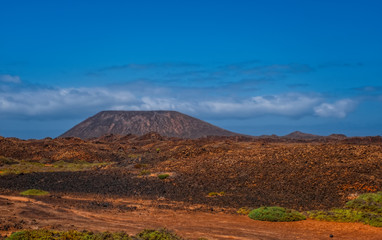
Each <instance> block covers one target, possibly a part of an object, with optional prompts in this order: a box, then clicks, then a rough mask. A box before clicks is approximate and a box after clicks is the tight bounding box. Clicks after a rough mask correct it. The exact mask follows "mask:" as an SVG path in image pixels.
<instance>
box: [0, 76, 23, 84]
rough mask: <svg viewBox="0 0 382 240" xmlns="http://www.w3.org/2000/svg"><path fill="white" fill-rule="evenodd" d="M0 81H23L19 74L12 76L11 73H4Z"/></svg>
mask: <svg viewBox="0 0 382 240" xmlns="http://www.w3.org/2000/svg"><path fill="white" fill-rule="evenodd" d="M0 82H5V83H21V80H20V77H19V76H12V75H9V74H3V75H0Z"/></svg>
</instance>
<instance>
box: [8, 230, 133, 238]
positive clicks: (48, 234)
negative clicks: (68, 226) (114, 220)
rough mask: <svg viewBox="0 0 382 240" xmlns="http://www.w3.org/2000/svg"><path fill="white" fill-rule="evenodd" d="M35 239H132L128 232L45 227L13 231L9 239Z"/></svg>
mask: <svg viewBox="0 0 382 240" xmlns="http://www.w3.org/2000/svg"><path fill="white" fill-rule="evenodd" d="M32 239H33V240H34V239H55V240H66V239H76V240H112V239H114V240H132V238H131V237H129V235H127V234H126V233H123V232H122V233H110V232H103V233H93V232H87V231H83V232H79V231H75V230H70V231H62V232H59V231H51V230H45V229H39V230H25V231H20V232H15V233H13V234H12V235H11V236H10V237H8V238H7V240H32Z"/></svg>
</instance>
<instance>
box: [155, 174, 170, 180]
mask: <svg viewBox="0 0 382 240" xmlns="http://www.w3.org/2000/svg"><path fill="white" fill-rule="evenodd" d="M169 176H170V174H167V173H163V174H158V178H159V179H166V178H168V177H169Z"/></svg>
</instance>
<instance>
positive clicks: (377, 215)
mask: <svg viewBox="0 0 382 240" xmlns="http://www.w3.org/2000/svg"><path fill="white" fill-rule="evenodd" d="M308 215H309V217H310V218H313V219H317V220H325V221H335V222H362V223H365V224H369V225H371V226H374V227H382V192H378V193H365V194H362V195H360V196H359V197H357V198H356V199H354V200H351V201H349V202H347V203H346V204H345V206H344V208H342V209H341V208H335V209H331V210H322V211H309V212H308Z"/></svg>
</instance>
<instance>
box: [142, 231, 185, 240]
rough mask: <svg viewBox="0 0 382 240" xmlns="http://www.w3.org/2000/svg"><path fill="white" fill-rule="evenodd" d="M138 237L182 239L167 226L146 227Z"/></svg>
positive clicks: (147, 238) (162, 239) (163, 239)
mask: <svg viewBox="0 0 382 240" xmlns="http://www.w3.org/2000/svg"><path fill="white" fill-rule="evenodd" d="M137 237H138V239H142V240H182V238H181V237H179V236H178V235H176V234H175V233H172V232H170V231H169V230H167V229H165V228H161V229H158V230H149V229H146V230H143V231H142V232H140V233H138V234H137Z"/></svg>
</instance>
